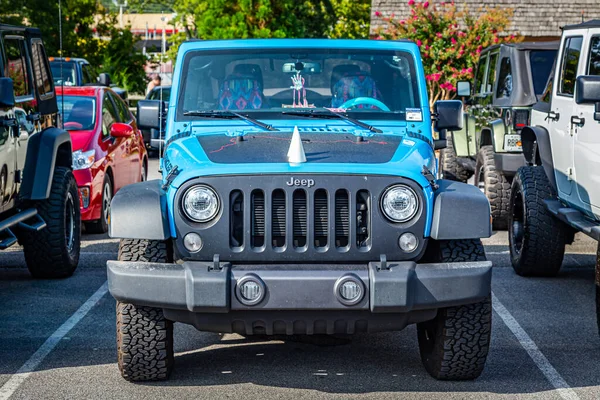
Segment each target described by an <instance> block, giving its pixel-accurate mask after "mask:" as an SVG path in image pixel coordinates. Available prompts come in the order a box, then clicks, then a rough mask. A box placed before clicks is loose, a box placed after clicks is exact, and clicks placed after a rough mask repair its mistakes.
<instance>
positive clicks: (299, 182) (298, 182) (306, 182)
mask: <svg viewBox="0 0 600 400" xmlns="http://www.w3.org/2000/svg"><path fill="white" fill-rule="evenodd" d="M285 184H286V185H288V186H306V187H313V186H315V181H314V180H312V179H294V177H293V176H292V177H290V180H289V181H287V182H286V183H285Z"/></svg>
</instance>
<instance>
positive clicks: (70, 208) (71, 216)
mask: <svg viewBox="0 0 600 400" xmlns="http://www.w3.org/2000/svg"><path fill="white" fill-rule="evenodd" d="M74 241H75V206H74V203H73V196H72V195H71V192H69V193H67V202H66V204H65V242H66V244H67V249H68V250H69V251H71V250H73V242H74Z"/></svg>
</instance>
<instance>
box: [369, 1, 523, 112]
mask: <svg viewBox="0 0 600 400" xmlns="http://www.w3.org/2000/svg"><path fill="white" fill-rule="evenodd" d="M408 5H409V6H410V15H406V16H403V17H402V18H398V17H396V16H395V15H394V14H392V15H391V16H387V17H386V16H383V15H382V14H381V13H380V12H377V11H376V12H375V15H376V16H377V17H380V18H382V19H383V21H384V22H385V27H384V28H381V29H380V30H379V31H378V32H377V38H378V39H401V38H404V39H410V40H412V41H414V42H415V43H416V44H417V46H419V48H420V50H421V56H422V59H423V66H424V68H425V74H426V78H427V83H428V90H429V101H430V102H431V104H433V103H434V102H435V101H436V100H444V99H452V98H454V97H455V96H456V83H457V82H458V81H460V80H471V81H472V79H473V74H474V69H475V67H476V66H477V62H478V61H479V54H480V53H481V51H482V50H483V49H484V48H486V47H488V46H491V45H493V44H498V43H506V42H515V41H518V40H519V38H517V37H515V36H514V35H507V34H506V33H505V32H506V28H507V27H508V25H509V24H510V18H512V11H511V10H507V9H499V8H493V9H485V10H478V13H477V16H476V15H474V14H472V13H470V12H469V10H467V9H464V10H462V11H459V10H458V9H457V7H456V5H455V4H454V1H452V2H450V3H444V2H442V3H439V4H437V5H436V4H433V3H432V2H429V1H425V2H416V1H415V0H409V1H408ZM482 11H483V12H482Z"/></svg>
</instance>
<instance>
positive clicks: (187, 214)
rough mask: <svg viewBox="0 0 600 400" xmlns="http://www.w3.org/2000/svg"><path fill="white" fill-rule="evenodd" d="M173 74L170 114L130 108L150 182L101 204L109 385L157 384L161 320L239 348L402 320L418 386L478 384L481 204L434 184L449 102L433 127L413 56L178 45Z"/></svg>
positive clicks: (166, 358)
mask: <svg viewBox="0 0 600 400" xmlns="http://www.w3.org/2000/svg"><path fill="white" fill-rule="evenodd" d="M176 65H177V69H176V71H175V74H174V81H173V88H172V95H171V98H170V101H169V103H168V105H167V104H164V103H161V102H158V101H150V100H148V101H140V102H139V103H138V121H139V123H138V124H139V126H141V127H142V128H150V129H159V128H161V126H162V123H163V121H166V138H165V139H166V141H165V152H164V158H163V159H162V171H163V172H162V174H163V175H162V179H161V180H155V181H148V182H143V183H139V184H134V185H130V186H128V187H126V188H123V189H122V190H121V191H120V192H119V193H118V194H117V195H116V196H115V198H114V199H113V202H112V215H111V223H110V235H111V236H112V237H116V238H121V239H122V240H121V242H120V248H119V260H118V261H110V262H108V279H109V287H110V292H111V294H112V295H113V296H114V297H115V298H116V299H117V302H118V303H117V346H118V365H119V368H120V370H121V373H122V375H123V377H124V378H126V379H128V380H131V381H146V380H159V379H166V378H167V377H168V376H169V374H170V372H171V370H172V368H173V362H174V355H173V322H183V323H186V324H191V325H193V326H195V327H196V328H197V329H199V330H201V331H208V332H223V333H228V332H235V333H238V334H241V335H245V336H247V335H351V334H354V333H359V332H378V331H397V330H401V329H403V328H404V327H406V326H407V325H408V324H417V327H418V328H417V330H418V337H419V347H420V351H421V356H422V360H423V363H424V365H425V368H426V369H427V371H428V372H429V373H430V374H431V375H432V376H434V377H436V378H439V379H473V378H476V377H477V376H479V374H480V373H481V371H482V370H483V368H484V364H485V359H486V356H487V353H488V348H489V343H490V329H491V316H492V311H491V302H490V293H491V287H490V283H491V263H490V262H488V261H486V259H485V253H484V249H483V246H482V244H481V240H480V238H482V237H489V236H490V234H491V226H490V206H489V203H488V201H487V199H486V197H485V195H483V194H482V193H481V191H479V189H478V188H476V187H475V186H471V185H467V184H464V183H460V182H454V181H447V180H436V178H435V177H436V176H437V165H436V158H435V153H434V150H435V149H437V148H440V147H442V146H444V145H445V134H446V131H447V130H457V129H460V128H461V124H462V112H463V111H462V103H461V102H460V101H440V102H437V103H436V105H435V107H434V111H435V112H434V114H433V115H432V113H431V112H430V109H429V103H428V98H427V90H426V85H425V76H424V73H423V66H422V64H421V58H420V55H419V51H418V48H417V46H416V45H415V44H413V43H411V42H398V41H393V42H392V41H389V42H385V41H359V40H352V41H345V40H339V41H335V40H305V39H296V40H231V41H190V42H186V43H184V44H183V45H181V47H180V49H179V54H178V57H177V63H176ZM432 121H435V123H434V124H433V125H434V126H435V127H436V129H437V130H438V132H439V137H440V140H434V139H433V135H432Z"/></svg>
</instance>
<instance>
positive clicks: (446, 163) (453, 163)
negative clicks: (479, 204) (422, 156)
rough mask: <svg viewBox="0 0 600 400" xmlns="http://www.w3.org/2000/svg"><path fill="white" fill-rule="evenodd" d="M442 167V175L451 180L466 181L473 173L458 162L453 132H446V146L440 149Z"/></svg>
mask: <svg viewBox="0 0 600 400" xmlns="http://www.w3.org/2000/svg"><path fill="white" fill-rule="evenodd" d="M440 168H441V170H442V177H443V178H444V179H449V180H451V181H458V182H463V183H466V182H467V181H468V180H469V178H470V177H471V175H473V173H472V172H471V171H469V170H467V169H465V168H464V167H463V166H462V165H461V164H459V163H458V157H457V156H456V152H455V151H454V144H453V143H452V133H450V132H448V133H447V134H446V148H445V149H442V150H440Z"/></svg>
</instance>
